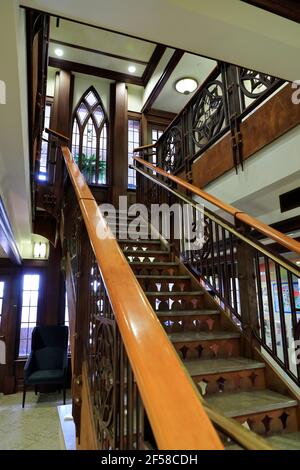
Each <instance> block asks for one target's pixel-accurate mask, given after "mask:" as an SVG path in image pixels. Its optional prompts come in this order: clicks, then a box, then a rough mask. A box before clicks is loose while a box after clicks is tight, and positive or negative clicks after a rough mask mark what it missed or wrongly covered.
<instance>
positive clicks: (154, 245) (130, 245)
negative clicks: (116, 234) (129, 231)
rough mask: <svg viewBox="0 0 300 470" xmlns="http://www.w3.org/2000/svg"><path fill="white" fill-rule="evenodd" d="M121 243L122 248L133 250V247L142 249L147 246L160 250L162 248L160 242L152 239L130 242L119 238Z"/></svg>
mask: <svg viewBox="0 0 300 470" xmlns="http://www.w3.org/2000/svg"><path fill="white" fill-rule="evenodd" d="M118 243H119V245H120V246H121V247H122V250H124V251H126V250H133V248H137V249H138V250H142V249H143V248H147V250H158V249H160V244H158V243H155V242H154V241H151V240H145V241H139V242H135V243H134V242H132V243H128V240H123V241H120V240H118Z"/></svg>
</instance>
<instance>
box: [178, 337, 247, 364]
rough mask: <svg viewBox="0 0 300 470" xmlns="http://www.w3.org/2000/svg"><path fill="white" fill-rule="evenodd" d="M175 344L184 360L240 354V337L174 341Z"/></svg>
mask: <svg viewBox="0 0 300 470" xmlns="http://www.w3.org/2000/svg"><path fill="white" fill-rule="evenodd" d="M173 346H174V348H175V349H176V351H177V353H178V354H179V356H180V358H181V359H183V360H186V359H216V358H226V357H237V356H239V355H240V340H239V338H236V339H235V338H234V339H219V340H204V341H184V342H176V343H174V342H173Z"/></svg>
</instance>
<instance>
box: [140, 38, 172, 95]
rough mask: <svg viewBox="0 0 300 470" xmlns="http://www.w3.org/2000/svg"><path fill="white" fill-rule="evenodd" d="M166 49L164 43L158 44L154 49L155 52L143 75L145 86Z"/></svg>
mask: <svg viewBox="0 0 300 470" xmlns="http://www.w3.org/2000/svg"><path fill="white" fill-rule="evenodd" d="M166 49H167V48H166V46H163V45H162V44H158V45H157V46H156V48H155V49H154V51H153V54H152V56H151V58H150V60H149V63H148V65H147V67H146V68H145V71H144V73H143V76H142V80H143V83H144V87H146V85H147V84H148V82H149V80H150V78H151V77H152V75H153V73H154V71H155V69H156V67H157V66H158V64H159V61H160V60H161V58H162V56H163V55H164V53H165V51H166Z"/></svg>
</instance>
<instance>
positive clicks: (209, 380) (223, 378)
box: [192, 369, 266, 397]
mask: <svg viewBox="0 0 300 470" xmlns="http://www.w3.org/2000/svg"><path fill="white" fill-rule="evenodd" d="M253 374H255V375H256V377H255V378H254V376H253ZM192 379H193V381H194V382H195V384H196V385H197V387H198V389H199V391H200V393H201V395H202V396H204V397H207V396H210V395H213V394H215V393H223V392H224V393H226V392H238V391H245V390H247V391H249V390H263V389H264V388H265V387H266V381H265V372H264V369H253V370H243V371H238V372H222V373H220V374H205V375H193V376H192Z"/></svg>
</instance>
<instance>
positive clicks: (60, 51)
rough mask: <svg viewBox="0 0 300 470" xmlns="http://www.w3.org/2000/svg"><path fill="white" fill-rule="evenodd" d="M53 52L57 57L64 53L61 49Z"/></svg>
mask: <svg viewBox="0 0 300 470" xmlns="http://www.w3.org/2000/svg"><path fill="white" fill-rule="evenodd" d="M54 52H55V55H57V57H62V56H63V55H64V51H63V50H62V49H55V51H54Z"/></svg>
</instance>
